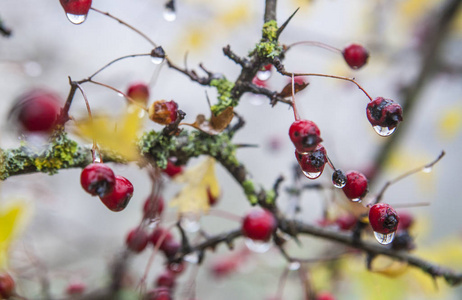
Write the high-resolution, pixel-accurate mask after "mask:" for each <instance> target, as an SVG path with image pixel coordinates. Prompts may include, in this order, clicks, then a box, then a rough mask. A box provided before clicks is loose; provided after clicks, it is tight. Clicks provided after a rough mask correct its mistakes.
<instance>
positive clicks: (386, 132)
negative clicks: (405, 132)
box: [374, 125, 396, 136]
mask: <svg viewBox="0 0 462 300" xmlns="http://www.w3.org/2000/svg"><path fill="white" fill-rule="evenodd" d="M374 130H375V132H377V134H378V135H380V136H389V135H391V134H392V133H393V132H395V130H396V127H395V128H392V129H389V128H388V127H382V126H378V125H377V126H374Z"/></svg>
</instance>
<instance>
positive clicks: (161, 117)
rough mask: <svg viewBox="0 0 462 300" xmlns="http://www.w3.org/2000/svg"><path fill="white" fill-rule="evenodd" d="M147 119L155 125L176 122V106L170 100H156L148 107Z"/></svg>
mask: <svg viewBox="0 0 462 300" xmlns="http://www.w3.org/2000/svg"><path fill="white" fill-rule="evenodd" d="M148 112H149V118H150V119H151V120H153V121H154V122H156V123H159V124H162V125H168V124H170V123H172V122H175V121H176V118H177V112H178V104H177V103H176V102H175V101H173V100H171V101H165V100H158V101H156V102H154V103H153V104H151V106H150V107H149V111H148Z"/></svg>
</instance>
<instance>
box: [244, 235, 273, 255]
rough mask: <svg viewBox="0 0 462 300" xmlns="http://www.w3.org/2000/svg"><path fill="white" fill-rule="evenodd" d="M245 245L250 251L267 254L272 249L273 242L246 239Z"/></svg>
mask: <svg viewBox="0 0 462 300" xmlns="http://www.w3.org/2000/svg"><path fill="white" fill-rule="evenodd" d="M245 245H246V246H247V248H249V250H251V251H253V252H256V253H265V252H266V251H268V250H269V249H270V248H271V241H259V240H253V239H251V238H246V239H245Z"/></svg>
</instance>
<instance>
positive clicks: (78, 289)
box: [66, 282, 87, 295]
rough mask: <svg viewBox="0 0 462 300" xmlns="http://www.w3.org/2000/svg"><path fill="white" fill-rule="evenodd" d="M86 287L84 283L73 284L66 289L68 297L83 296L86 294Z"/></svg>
mask: <svg viewBox="0 0 462 300" xmlns="http://www.w3.org/2000/svg"><path fill="white" fill-rule="evenodd" d="M86 288H87V287H86V285H85V284H84V283H83V282H72V283H69V285H68V286H67V288H66V294H68V295H81V294H83V293H84V292H85V289H86Z"/></svg>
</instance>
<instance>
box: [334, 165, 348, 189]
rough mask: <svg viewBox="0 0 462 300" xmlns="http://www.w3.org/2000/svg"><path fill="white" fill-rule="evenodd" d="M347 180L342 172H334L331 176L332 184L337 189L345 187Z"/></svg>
mask: <svg viewBox="0 0 462 300" xmlns="http://www.w3.org/2000/svg"><path fill="white" fill-rule="evenodd" d="M346 182H347V178H346V175H345V173H344V172H343V171H342V170H339V169H337V170H335V171H334V173H333V174H332V183H333V184H334V186H335V187H336V188H338V189H341V188H343V187H344V186H345V185H346Z"/></svg>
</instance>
